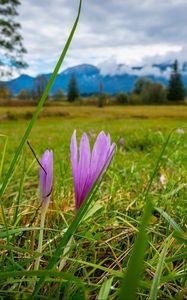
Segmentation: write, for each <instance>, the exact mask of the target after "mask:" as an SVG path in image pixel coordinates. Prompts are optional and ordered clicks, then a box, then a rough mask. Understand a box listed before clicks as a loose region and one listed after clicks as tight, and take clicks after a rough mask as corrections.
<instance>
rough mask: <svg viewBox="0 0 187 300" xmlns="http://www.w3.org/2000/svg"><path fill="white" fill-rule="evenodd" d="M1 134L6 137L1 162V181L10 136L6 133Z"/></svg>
mask: <svg viewBox="0 0 187 300" xmlns="http://www.w3.org/2000/svg"><path fill="white" fill-rule="evenodd" d="M0 136H2V137H4V138H5V144H4V147H3V152H2V156H1V163H0V181H1V177H2V170H3V163H4V160H5V153H6V147H7V143H8V136H6V135H4V134H0Z"/></svg>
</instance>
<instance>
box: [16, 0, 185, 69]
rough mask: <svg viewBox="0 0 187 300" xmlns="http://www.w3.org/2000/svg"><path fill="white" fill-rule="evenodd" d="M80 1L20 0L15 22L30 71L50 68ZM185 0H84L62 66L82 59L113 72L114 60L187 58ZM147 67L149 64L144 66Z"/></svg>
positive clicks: (132, 62) (135, 61) (148, 61)
mask: <svg viewBox="0 0 187 300" xmlns="http://www.w3.org/2000/svg"><path fill="white" fill-rule="evenodd" d="M78 3H79V1H78V0H24V1H23V0H22V1H21V5H20V7H19V17H18V21H19V22H20V23H21V25H22V30H21V33H22V35H23V38H24V46H25V47H26V48H27V51H28V53H27V55H25V59H26V61H27V62H28V63H29V68H28V69H27V70H26V71H24V72H26V73H27V74H30V75H36V74H38V73H47V72H51V71H52V70H53V68H54V66H55V64H56V62H57V59H58V57H59V55H60V53H61V51H62V48H63V46H64V44H65V42H66V40H67V38H68V34H69V33H70V30H71V28H72V25H73V23H74V20H75V17H76V14H77V8H78ZM186 12H187V0H142V1H140V0H105V1H102V0H83V6H82V11H81V16H80V21H79V24H78V27H77V31H76V32H75V36H74V38H73V41H72V44H71V46H70V49H69V51H68V55H67V56H66V58H65V61H64V63H63V66H62V70H63V69H66V68H67V67H70V66H74V65H77V64H81V63H89V64H94V65H96V66H99V67H100V68H101V69H102V71H103V73H112V72H115V65H116V64H119V63H120V64H125V65H128V67H127V68H129V66H133V65H142V64H143V65H147V66H148V65H150V64H151V63H152V62H163V61H168V60H173V59H175V58H178V59H179V60H181V61H185V60H186V61H187V32H186V31H187V29H186V28H187V17H186ZM147 68H149V67H147Z"/></svg>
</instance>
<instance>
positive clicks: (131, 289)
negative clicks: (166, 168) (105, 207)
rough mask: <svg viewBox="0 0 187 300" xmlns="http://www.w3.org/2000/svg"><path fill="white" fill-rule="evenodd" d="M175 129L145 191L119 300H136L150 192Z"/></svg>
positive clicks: (164, 146) (148, 219)
mask: <svg viewBox="0 0 187 300" xmlns="http://www.w3.org/2000/svg"><path fill="white" fill-rule="evenodd" d="M173 131H174V129H173V130H172V131H171V132H170V134H169V135H168V137H167V140H166V142H165V144H164V145H163V148H162V151H161V153H160V155H159V158H158V160H157V162H156V165H155V168H154V170H153V173H152V176H151V178H150V180H149V183H148V185H147V188H146V189H145V192H144V193H145V194H144V199H145V201H146V206H145V210H144V214H143V217H142V221H141V224H140V228H139V232H138V235H137V238H136V241H135V244H134V249H133V253H132V256H131V257H130V260H129V264H128V267H127V272H126V273H125V275H124V280H123V282H122V286H121V289H120V292H119V300H136V299H137V296H136V290H137V287H138V283H139V274H140V271H141V269H142V265H143V260H144V254H145V250H146V246H147V236H146V227H147V225H148V224H149V221H150V218H151V214H152V210H153V204H152V202H151V200H150V199H149V197H148V195H149V191H150V189H151V186H152V183H153V179H154V177H155V175H156V173H157V171H158V168H159V165H160V162H161V159H162V156H163V154H164V152H165V149H166V146H167V144H168V142H169V140H170V137H171V134H172V133H173Z"/></svg>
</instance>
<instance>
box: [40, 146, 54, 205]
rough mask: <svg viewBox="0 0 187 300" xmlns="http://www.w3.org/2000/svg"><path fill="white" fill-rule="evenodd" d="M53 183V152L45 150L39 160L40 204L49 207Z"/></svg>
mask: <svg viewBox="0 0 187 300" xmlns="http://www.w3.org/2000/svg"><path fill="white" fill-rule="evenodd" d="M52 182H53V151H52V150H50V151H49V150H46V151H45V152H44V154H43V155H42V157H41V159H40V203H41V205H42V206H43V207H46V206H48V205H49V197H50V194H51V192H52Z"/></svg>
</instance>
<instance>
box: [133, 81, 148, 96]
mask: <svg viewBox="0 0 187 300" xmlns="http://www.w3.org/2000/svg"><path fill="white" fill-rule="evenodd" d="M150 84H151V80H149V79H147V78H145V77H140V78H138V79H137V80H136V82H135V84H134V90H133V93H135V94H138V95H140V94H141V93H142V91H143V90H145V89H146V88H147V87H148V86H149V85H150Z"/></svg>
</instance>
